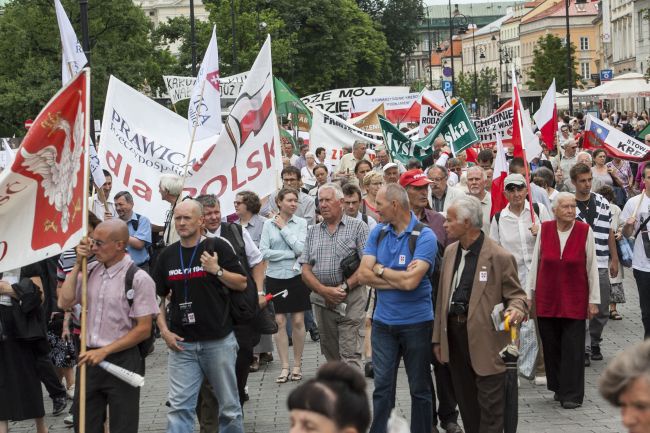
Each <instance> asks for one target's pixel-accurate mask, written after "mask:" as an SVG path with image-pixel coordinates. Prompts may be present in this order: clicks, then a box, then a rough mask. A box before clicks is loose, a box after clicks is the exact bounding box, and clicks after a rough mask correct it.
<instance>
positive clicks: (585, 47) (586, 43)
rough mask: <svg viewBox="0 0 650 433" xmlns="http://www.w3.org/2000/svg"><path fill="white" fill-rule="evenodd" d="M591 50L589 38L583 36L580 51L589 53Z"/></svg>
mask: <svg viewBox="0 0 650 433" xmlns="http://www.w3.org/2000/svg"><path fill="white" fill-rule="evenodd" d="M588 49H589V38H588V37H585V36H582V37H580V51H587V50H588Z"/></svg>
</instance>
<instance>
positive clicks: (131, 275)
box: [124, 262, 140, 307]
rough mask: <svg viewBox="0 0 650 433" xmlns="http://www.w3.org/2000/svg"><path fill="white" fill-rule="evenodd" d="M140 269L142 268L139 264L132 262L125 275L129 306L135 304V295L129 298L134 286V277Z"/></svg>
mask: <svg viewBox="0 0 650 433" xmlns="http://www.w3.org/2000/svg"><path fill="white" fill-rule="evenodd" d="M139 270H140V268H139V267H138V265H136V264H135V263H133V262H131V265H129V269H127V270H126V275H125V276H124V293H126V300H127V302H128V303H129V307H132V306H133V296H132V297H131V298H129V290H131V289H132V288H133V278H134V277H135V274H136V272H138V271H139Z"/></svg>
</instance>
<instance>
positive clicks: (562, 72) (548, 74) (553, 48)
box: [526, 34, 578, 91]
mask: <svg viewBox="0 0 650 433" xmlns="http://www.w3.org/2000/svg"><path fill="white" fill-rule="evenodd" d="M566 50H567V48H566V44H565V43H564V42H563V41H562V39H560V38H558V37H557V36H554V35H552V34H548V35H546V36H543V37H540V38H539V39H538V40H537V44H536V45H535V48H534V49H533V66H532V68H531V69H530V71H529V72H528V75H529V77H530V79H529V80H528V81H527V82H526V84H527V85H528V87H529V88H530V90H546V89H548V87H549V86H550V85H551V82H552V81H553V78H555V84H556V86H557V89H558V91H561V90H562V89H568V88H569V83H568V82H567V69H566V68H567V61H566V59H567V51H566ZM570 50H571V65H570V67H571V69H572V70H573V83H571V85H572V86H575V82H576V81H577V80H578V75H577V74H576V73H575V70H576V65H577V62H576V58H575V50H576V48H575V45H573V44H570Z"/></svg>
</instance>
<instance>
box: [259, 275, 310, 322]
mask: <svg viewBox="0 0 650 433" xmlns="http://www.w3.org/2000/svg"><path fill="white" fill-rule="evenodd" d="M285 289H287V290H288V291H289V293H288V295H287V297H286V298H284V297H282V296H277V297H275V298H273V307H274V308H275V313H276V314H286V313H298V312H300V311H307V310H309V309H311V302H310V301H309V294H310V293H311V291H310V290H309V288H308V287H307V286H306V285H305V283H303V281H302V277H301V276H300V275H296V276H295V277H293V278H290V279H288V280H280V279H277V278H271V277H266V290H267V292H269V293H273V294H274V295H275V294H276V293H278V292H281V291H283V290H285Z"/></svg>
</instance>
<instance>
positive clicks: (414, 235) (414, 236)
mask: <svg viewBox="0 0 650 433" xmlns="http://www.w3.org/2000/svg"><path fill="white" fill-rule="evenodd" d="M425 227H427V226H426V225H425V224H423V223H421V222H418V223H417V224H416V225H415V227H413V231H411V235H410V236H409V251H410V252H411V257H412V256H413V254H415V244H416V242H417V240H418V236H420V233H422V230H423V229H424V228H425ZM387 234H388V232H387V231H386V230H383V229H382V230H381V231H380V232H379V236H377V247H379V244H380V243H381V241H382V240H383V239H384V238H385V237H386V235H387ZM437 244H438V248H437V249H436V257H435V261H434V262H433V269H431V268H429V271H428V272H427V274H428V276H429V281H430V282H431V301H432V303H433V309H434V310H435V309H436V297H437V296H438V281H439V279H440V269H441V267H442V256H443V255H444V253H445V247H443V246H442V244H441V243H440V242H437Z"/></svg>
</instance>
